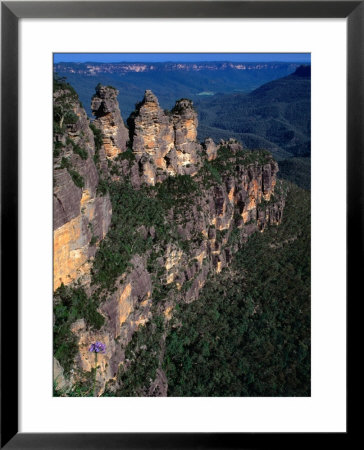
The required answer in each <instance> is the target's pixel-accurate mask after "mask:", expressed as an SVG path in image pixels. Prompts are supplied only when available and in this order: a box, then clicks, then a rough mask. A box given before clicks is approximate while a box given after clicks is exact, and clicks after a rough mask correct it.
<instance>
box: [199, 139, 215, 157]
mask: <svg viewBox="0 0 364 450" xmlns="http://www.w3.org/2000/svg"><path fill="white" fill-rule="evenodd" d="M202 145H203V148H204V150H205V152H206V156H207V160H208V161H212V160H214V159H216V158H217V145H216V144H215V142H214V141H213V139H211V138H207V139H205V141H204V143H203V144H202Z"/></svg>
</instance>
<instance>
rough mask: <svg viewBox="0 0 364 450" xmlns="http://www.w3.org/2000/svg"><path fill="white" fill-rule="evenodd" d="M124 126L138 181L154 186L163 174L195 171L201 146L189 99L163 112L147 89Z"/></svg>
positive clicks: (170, 174)
mask: <svg viewBox="0 0 364 450" xmlns="http://www.w3.org/2000/svg"><path fill="white" fill-rule="evenodd" d="M128 125H129V131H130V140H131V144H132V149H133V152H134V154H135V155H136V161H137V164H138V167H139V172H140V174H141V177H142V182H144V183H146V184H150V185H155V184H156V183H157V182H161V181H163V180H165V179H166V177H167V176H174V175H177V174H180V175H185V174H187V175H195V174H196V173H197V170H198V166H199V163H200V158H199V155H198V152H199V151H200V150H201V145H200V144H199V143H198V142H197V140H196V139H197V125H198V121H197V113H196V111H195V110H194V109H193V105H192V102H191V101H190V100H185V99H182V100H179V101H177V102H176V105H175V107H174V108H173V110H172V111H164V110H163V109H162V108H161V107H160V106H159V102H158V99H157V97H156V96H155V95H154V94H153V92H152V91H149V90H147V91H145V95H144V98H143V100H142V101H141V102H140V103H139V104H138V105H137V107H136V110H135V111H134V113H133V114H131V116H130V117H129V119H128Z"/></svg>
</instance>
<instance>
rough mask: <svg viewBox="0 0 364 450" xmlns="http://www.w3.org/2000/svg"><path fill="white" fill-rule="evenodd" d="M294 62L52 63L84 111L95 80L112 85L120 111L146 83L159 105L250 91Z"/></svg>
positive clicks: (291, 69)
mask: <svg viewBox="0 0 364 450" xmlns="http://www.w3.org/2000/svg"><path fill="white" fill-rule="evenodd" d="M299 65H300V64H299V63H282V62H277V63H265V62H264V63H258V62H257V63H244V62H238V63H234V62H200V63H174V62H170V63H168V62H165V63H93V62H89V63H56V64H54V71H55V72H56V73H57V74H58V75H60V76H65V77H66V78H67V81H68V82H69V83H71V85H72V86H73V87H74V88H75V90H76V91H77V93H78V95H79V97H80V100H81V102H82V103H83V104H84V105H85V109H86V112H87V114H88V115H89V117H92V114H91V109H90V106H89V103H90V102H89V99H90V97H91V96H92V95H93V94H94V91H95V86H96V84H97V83H99V82H100V83H101V84H102V85H104V86H108V85H110V86H114V87H115V88H116V89H118V90H119V92H120V94H119V96H118V101H119V105H120V109H121V111H122V113H123V116H124V117H128V116H129V115H130V113H131V112H132V111H134V106H135V99H136V98H141V97H142V96H143V95H144V92H145V91H146V90H147V89H150V90H152V91H153V92H154V93H155V94H156V95H157V97H158V99H159V102H160V105H161V106H162V108H164V109H171V108H172V107H173V106H174V102H175V100H176V98H182V97H184V98H190V99H191V100H193V101H195V100H198V99H199V98H200V96H203V95H204V93H206V92H208V93H209V96H213V95H216V94H217V93H232V92H245V93H247V92H250V91H252V90H254V89H256V88H258V87H259V86H261V85H262V84H264V83H267V82H269V81H272V80H275V79H277V78H281V77H284V76H287V75H289V74H291V73H293V72H294V71H295V70H296V69H297V67H299Z"/></svg>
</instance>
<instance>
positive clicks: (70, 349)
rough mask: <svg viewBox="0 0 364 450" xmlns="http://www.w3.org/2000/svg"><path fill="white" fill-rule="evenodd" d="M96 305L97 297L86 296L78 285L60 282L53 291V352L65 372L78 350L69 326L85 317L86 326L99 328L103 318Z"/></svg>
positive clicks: (69, 367) (66, 372)
mask: <svg viewBox="0 0 364 450" xmlns="http://www.w3.org/2000/svg"><path fill="white" fill-rule="evenodd" d="M98 306H99V300H98V299H97V297H96V296H94V297H87V295H86V293H85V291H84V289H83V288H82V287H80V286H77V287H66V286H64V285H63V283H62V285H61V286H60V287H59V288H58V289H57V290H56V291H55V293H54V308H53V313H54V327H53V352H54V357H55V358H56V359H57V360H58V361H59V363H60V364H61V366H62V367H63V369H64V371H65V374H68V373H69V371H70V370H71V368H72V365H73V360H74V357H75V355H76V353H77V350H78V347H77V340H76V336H75V335H74V334H73V333H72V332H71V329H70V326H71V324H72V323H73V322H75V321H76V320H78V319H85V322H86V325H87V327H89V328H91V329H97V330H98V329H100V328H101V327H102V325H103V324H104V318H103V316H101V314H99V313H98V312H97V308H98Z"/></svg>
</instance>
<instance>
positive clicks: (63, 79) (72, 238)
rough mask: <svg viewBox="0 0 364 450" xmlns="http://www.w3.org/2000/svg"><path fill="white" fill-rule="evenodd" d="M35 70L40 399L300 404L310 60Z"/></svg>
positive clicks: (280, 56)
mask: <svg viewBox="0 0 364 450" xmlns="http://www.w3.org/2000/svg"><path fill="white" fill-rule="evenodd" d="M49 76H53V396H54V397H310V396H311V54H310V53H299V52H298V53H53V74H51V73H50V74H49ZM50 145H51V144H50ZM50 296H51V295H50ZM49 301H50V302H51V299H50V300H49ZM51 356H52V355H49V357H51ZM98 403H100V402H99V401H98Z"/></svg>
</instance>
